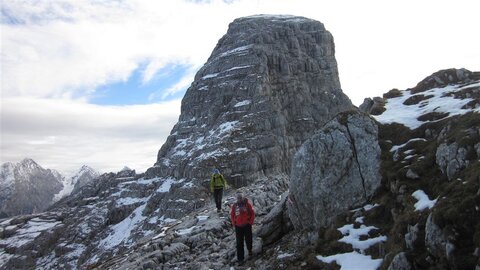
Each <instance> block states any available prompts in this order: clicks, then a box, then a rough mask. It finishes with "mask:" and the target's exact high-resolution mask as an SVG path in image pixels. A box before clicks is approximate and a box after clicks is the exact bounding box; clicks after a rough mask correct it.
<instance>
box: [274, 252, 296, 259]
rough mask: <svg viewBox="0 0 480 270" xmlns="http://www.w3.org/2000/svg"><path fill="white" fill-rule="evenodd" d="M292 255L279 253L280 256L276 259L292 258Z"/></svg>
mask: <svg viewBox="0 0 480 270" xmlns="http://www.w3.org/2000/svg"><path fill="white" fill-rule="evenodd" d="M293 255H295V254H294V253H281V254H278V256H277V259H279V260H281V259H285V258H289V257H292V256H293Z"/></svg>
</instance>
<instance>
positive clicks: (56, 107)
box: [1, 98, 180, 172]
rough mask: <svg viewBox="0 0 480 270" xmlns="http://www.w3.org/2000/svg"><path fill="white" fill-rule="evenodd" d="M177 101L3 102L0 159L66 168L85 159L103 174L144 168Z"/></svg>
mask: <svg viewBox="0 0 480 270" xmlns="http://www.w3.org/2000/svg"><path fill="white" fill-rule="evenodd" d="M179 108H180V100H174V101H170V102H166V103H160V104H150V105H135V106H98V105H91V104H86V103H81V102H76V101H66V100H54V99H30V98H7V99H4V100H2V115H1V123H2V127H1V128H2V131H1V134H2V138H1V139H2V144H1V153H2V156H1V161H2V163H3V162H6V161H19V160H21V159H23V158H24V157H30V158H33V159H34V160H35V161H37V162H38V163H39V164H41V165H42V166H44V167H47V168H52V169H58V170H60V171H66V172H70V171H72V170H76V169H78V168H79V167H80V166H81V165H83V164H84V163H87V165H90V166H92V167H94V168H96V169H98V170H101V171H103V172H108V171H118V170H120V169H121V168H123V166H128V167H130V168H134V169H137V170H139V171H143V170H145V169H147V168H148V167H150V166H152V165H153V163H155V161H156V157H157V151H158V150H159V148H160V146H161V145H162V144H163V143H164V141H165V139H166V137H167V136H168V134H169V133H170V130H171V128H172V127H173V125H174V124H175V123H176V121H177V120H178V115H179V113H180V112H179Z"/></svg>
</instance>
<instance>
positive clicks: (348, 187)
mask: <svg viewBox="0 0 480 270" xmlns="http://www.w3.org/2000/svg"><path fill="white" fill-rule="evenodd" d="M377 137H378V129H377V125H376V123H375V121H374V120H372V119H371V118H370V117H369V116H367V115H365V114H363V113H360V112H348V113H343V114H340V115H339V116H337V117H336V118H335V119H333V120H332V121H330V122H329V123H327V124H326V125H325V126H324V127H323V128H322V129H321V130H320V131H319V132H318V133H317V134H316V135H315V136H313V137H312V138H311V139H309V140H308V141H307V142H305V143H304V144H303V145H302V147H301V148H300V150H299V151H298V152H297V154H296V155H295V158H294V160H293V165H292V174H291V179H290V199H291V201H289V205H288V206H289V208H288V209H289V216H290V219H291V220H292V222H293V224H294V226H295V228H296V229H306V230H315V229H318V228H320V227H326V226H328V225H330V224H331V222H332V220H333V218H334V217H335V216H337V215H338V214H340V213H342V212H343V211H345V210H347V209H350V208H352V207H354V206H359V205H362V204H365V203H367V202H368V200H369V198H370V197H371V196H372V195H373V194H374V192H375V191H376V190H377V188H378V187H379V186H380V182H381V176H380V172H379V170H380V147H379V145H378V139H377Z"/></svg>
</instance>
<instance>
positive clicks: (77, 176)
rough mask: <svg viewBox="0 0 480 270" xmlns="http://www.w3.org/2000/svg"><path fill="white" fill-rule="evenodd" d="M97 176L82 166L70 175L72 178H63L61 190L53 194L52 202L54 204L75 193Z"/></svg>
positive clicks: (89, 168) (95, 172)
mask: <svg viewBox="0 0 480 270" xmlns="http://www.w3.org/2000/svg"><path fill="white" fill-rule="evenodd" d="M99 175H100V174H99V173H98V172H97V171H95V170H94V169H92V168H91V167H89V166H86V165H83V166H82V167H81V168H80V169H79V170H78V171H77V172H75V173H74V174H72V176H70V177H64V178H63V182H62V184H63V188H62V190H60V192H59V193H57V194H55V197H54V198H53V201H54V202H56V201H58V200H60V199H61V198H63V197H65V196H68V195H70V194H71V193H72V192H76V191H77V190H78V189H80V188H81V187H83V186H85V185H87V184H88V183H90V182H91V181H92V180H93V179H95V178H97V177H98V176H99Z"/></svg>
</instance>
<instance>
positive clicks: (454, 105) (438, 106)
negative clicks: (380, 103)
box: [374, 81, 480, 129]
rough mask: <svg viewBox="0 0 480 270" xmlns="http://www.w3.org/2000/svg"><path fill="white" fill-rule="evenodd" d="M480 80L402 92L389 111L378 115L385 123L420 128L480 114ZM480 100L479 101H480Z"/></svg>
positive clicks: (389, 102)
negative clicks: (467, 114) (456, 117)
mask: <svg viewBox="0 0 480 270" xmlns="http://www.w3.org/2000/svg"><path fill="white" fill-rule="evenodd" d="M479 89H480V81H473V82H470V83H461V84H455V85H447V86H444V87H436V88H432V89H429V90H427V91H424V92H420V93H415V92H414V91H413V90H405V91H402V92H401V96H399V97H394V98H389V99H387V101H386V104H385V112H383V113H382V114H380V115H376V116H374V117H375V118H376V119H377V121H379V122H380V123H382V124H391V123H398V124H403V125H405V126H406V127H408V128H410V129H416V128H418V127H420V126H421V125H423V124H425V123H430V122H434V121H439V120H442V119H445V118H447V117H451V116H455V115H463V114H466V113H469V112H480V106H479V104H478V100H476V98H477V99H478V95H480V94H479ZM476 101H477V102H476Z"/></svg>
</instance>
